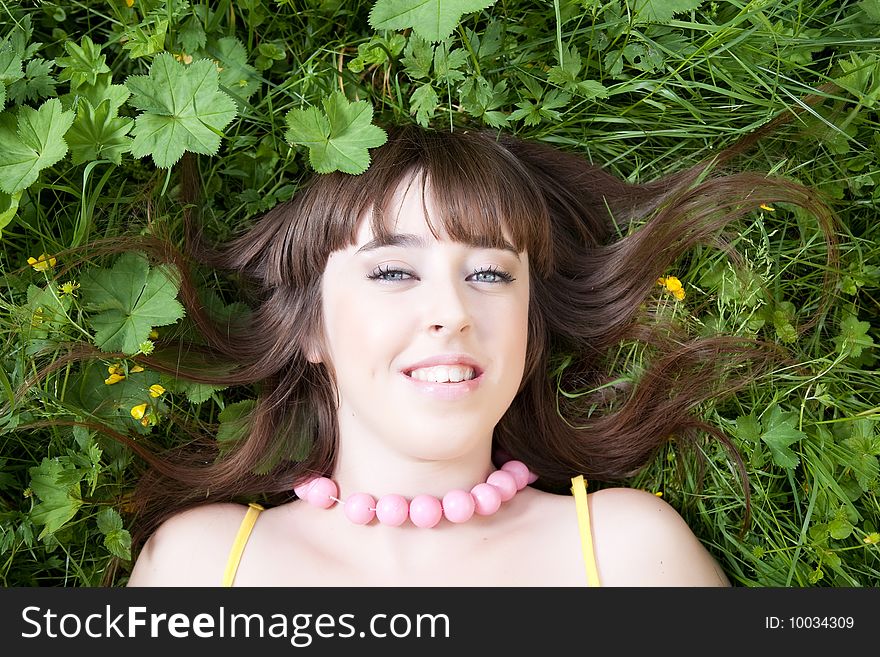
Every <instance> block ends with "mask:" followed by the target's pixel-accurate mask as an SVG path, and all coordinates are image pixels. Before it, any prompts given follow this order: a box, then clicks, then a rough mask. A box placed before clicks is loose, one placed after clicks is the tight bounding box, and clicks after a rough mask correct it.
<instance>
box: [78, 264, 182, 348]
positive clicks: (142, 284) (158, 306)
mask: <svg viewBox="0 0 880 657" xmlns="http://www.w3.org/2000/svg"><path fill="white" fill-rule="evenodd" d="M80 286H81V291H82V294H83V299H84V300H85V302H86V307H87V308H88V309H89V310H94V311H98V313H97V314H95V315H94V316H92V317H91V318H90V320H89V323H90V324H91V326H92V328H93V329H95V342H96V343H97V345H98V347H100V348H101V349H103V350H104V351H121V352H123V353H125V354H135V353H137V352H138V351H139V349H140V344H141V343H142V342H144V341H145V340H146V339H147V338H148V337H149V335H150V330H151V329H152V328H153V327H154V326H164V325H166V324H173V323H174V322H176V321H177V320H179V319H180V318H181V317H183V315H184V309H183V306H182V305H181V304H180V302H179V301H177V299H176V298H175V297H176V296H177V285H176V284H175V283H174V282H173V280H172V279H171V276H170V274H169V271H168V270H167V269H166V267H165V266H159V267H156V268H154V269H150V266H149V263H148V262H147V259H146V258H145V257H143V256H142V255H139V254H136V253H125V254H123V255H122V256H120V257H119V259H118V260H117V261H116V262H115V263H114V265H113V266H112V267H111V268H110V269H98V270H92V271H87V272H86V273H85V274H84V275H83V276H82V279H81V281H80Z"/></svg>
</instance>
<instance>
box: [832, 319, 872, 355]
mask: <svg viewBox="0 0 880 657" xmlns="http://www.w3.org/2000/svg"><path fill="white" fill-rule="evenodd" d="M870 328H871V324H870V323H869V322H860V321H859V320H858V318H857V317H856V316H855V315H850V314H847V315H846V317H845V318H844V319H843V321H842V322H841V323H840V335H837V336H835V337H834V343H835V344H836V345H837V350H838V351H839V352H840V353H841V354H844V355H846V356H850V357H852V358H858V357H859V356H861V355H862V350H864V349H870V348H871V347H874V346H875V344H874V339H873V338H872V337H871V336H870V335H868V330H869V329H870Z"/></svg>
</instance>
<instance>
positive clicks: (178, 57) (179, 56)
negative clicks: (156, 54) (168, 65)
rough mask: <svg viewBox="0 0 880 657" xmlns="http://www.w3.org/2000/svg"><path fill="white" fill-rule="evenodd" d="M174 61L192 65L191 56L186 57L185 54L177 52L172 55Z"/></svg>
mask: <svg viewBox="0 0 880 657" xmlns="http://www.w3.org/2000/svg"><path fill="white" fill-rule="evenodd" d="M174 59H176V60H177V61H179V62H181V63H183V64H192V62H193V58H192V55H187V54H186V53H185V52H179V53H177V54H176V55H174Z"/></svg>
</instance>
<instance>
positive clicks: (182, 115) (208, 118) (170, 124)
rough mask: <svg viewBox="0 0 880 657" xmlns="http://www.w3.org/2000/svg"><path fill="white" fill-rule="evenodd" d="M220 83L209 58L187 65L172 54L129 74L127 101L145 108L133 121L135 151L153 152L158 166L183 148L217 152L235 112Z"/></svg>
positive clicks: (137, 154)
mask: <svg viewBox="0 0 880 657" xmlns="http://www.w3.org/2000/svg"><path fill="white" fill-rule="evenodd" d="M218 84H219V77H218V73H217V66H216V65H215V64H214V62H212V61H211V60H208V59H201V60H199V61H197V62H194V63H193V64H192V65H190V66H189V67H186V66H184V65H183V64H181V63H179V62H177V61H175V60H174V58H173V57H172V56H171V55H170V54H168V53H162V54H161V55H159V56H158V57H156V59H155V60H154V61H153V65H152V66H151V67H150V73H149V75H133V76H130V77H129V78H128V79H127V80H126V81H125V85H126V86H127V87H128V88H129V89H130V90H131V92H132V97H131V99H130V100H129V104H130V105H133V106H134V107H136V108H138V109H140V110H143V111H144V113H143V114H141V115H140V116H138V117H137V119H136V120H135V127H134V131H133V134H134V142H132V145H131V154H132V155H134V156H135V157H146V156H147V155H152V157H153V162H154V163H155V164H156V166H157V167H159V168H168V167H170V166H172V165H173V164H174V163H175V162H177V160H179V159H180V157H181V156H182V155H183V153H184V152H185V151H190V152H193V153H201V154H203V155H213V154H215V153H216V152H217V150H218V149H219V148H220V138H221V135H222V133H221V131H222V130H223V128H225V127H226V126H227V125H229V123H230V122H231V121H232V119H233V118H235V115H236V110H235V103H234V102H233V101H232V99H231V98H230V97H229V96H228V95H226V94H225V93H223V92H222V91H220V90H219V87H218Z"/></svg>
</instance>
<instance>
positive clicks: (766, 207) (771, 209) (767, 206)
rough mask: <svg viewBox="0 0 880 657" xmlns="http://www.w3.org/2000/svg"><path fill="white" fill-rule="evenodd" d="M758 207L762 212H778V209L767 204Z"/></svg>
mask: <svg viewBox="0 0 880 657" xmlns="http://www.w3.org/2000/svg"><path fill="white" fill-rule="evenodd" d="M758 207H759V208H761V209H762V210H766V211H767V212H776V208H774V207H772V206H770V205H767V204H766V203H761V205H759V206H758Z"/></svg>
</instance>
